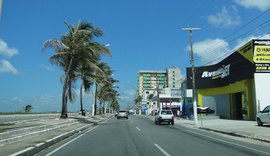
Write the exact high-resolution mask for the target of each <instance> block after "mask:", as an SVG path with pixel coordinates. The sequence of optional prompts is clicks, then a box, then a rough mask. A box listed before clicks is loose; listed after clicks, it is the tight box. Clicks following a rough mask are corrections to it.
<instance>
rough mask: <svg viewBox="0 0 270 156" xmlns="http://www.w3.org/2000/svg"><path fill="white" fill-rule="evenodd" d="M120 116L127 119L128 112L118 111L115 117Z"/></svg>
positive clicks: (118, 117)
mask: <svg viewBox="0 0 270 156" xmlns="http://www.w3.org/2000/svg"><path fill="white" fill-rule="evenodd" d="M120 118H126V119H128V112H127V111H119V112H118V115H117V119H120Z"/></svg>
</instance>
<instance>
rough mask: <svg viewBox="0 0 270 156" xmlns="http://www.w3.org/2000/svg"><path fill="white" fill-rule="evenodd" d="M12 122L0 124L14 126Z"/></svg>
mask: <svg viewBox="0 0 270 156" xmlns="http://www.w3.org/2000/svg"><path fill="white" fill-rule="evenodd" d="M14 125H15V124H14V123H0V126H14Z"/></svg>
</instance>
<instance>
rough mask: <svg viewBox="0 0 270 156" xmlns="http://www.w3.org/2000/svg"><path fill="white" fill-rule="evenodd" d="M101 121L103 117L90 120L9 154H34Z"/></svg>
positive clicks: (30, 155) (15, 155)
mask: <svg viewBox="0 0 270 156" xmlns="http://www.w3.org/2000/svg"><path fill="white" fill-rule="evenodd" d="M110 117H111V116H108V117H106V119H108V118H110ZM81 119H82V120H84V121H88V120H87V119H84V118H81ZM101 121H104V119H101V120H99V121H97V122H92V121H91V124H89V125H85V126H83V127H80V128H77V129H75V130H71V131H69V132H66V133H64V134H61V135H59V136H56V137H54V138H52V139H49V140H47V141H45V142H43V143H39V144H36V145H34V146H33V147H28V148H26V149H24V150H21V151H19V152H16V153H14V154H11V155H10V156H32V155H34V154H36V153H38V152H40V151H42V150H44V149H46V148H48V147H49V146H52V145H54V144H56V143H58V142H60V141H62V140H64V139H66V138H68V137H70V136H72V135H74V134H76V133H80V132H81V131H84V130H86V129H88V128H89V127H90V126H92V125H96V124H98V123H99V122H101ZM88 122H89V121H88Z"/></svg>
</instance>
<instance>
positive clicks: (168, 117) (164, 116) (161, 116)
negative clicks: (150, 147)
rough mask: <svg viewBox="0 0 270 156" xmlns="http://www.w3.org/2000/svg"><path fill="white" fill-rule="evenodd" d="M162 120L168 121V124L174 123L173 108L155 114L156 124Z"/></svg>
mask: <svg viewBox="0 0 270 156" xmlns="http://www.w3.org/2000/svg"><path fill="white" fill-rule="evenodd" d="M161 122H167V123H168V124H170V123H171V124H172V125H174V117H173V113H172V111H171V110H160V111H158V112H156V114H155V124H158V125H159V124H160V123H161Z"/></svg>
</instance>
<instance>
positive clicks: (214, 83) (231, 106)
mask: <svg viewBox="0 0 270 156" xmlns="http://www.w3.org/2000/svg"><path fill="white" fill-rule="evenodd" d="M269 65H270V41H268V40H252V41H250V42H248V43H247V44H245V45H244V46H242V47H241V48H239V49H238V50H237V51H235V52H234V53H232V54H231V55H229V56H228V57H226V58H225V59H224V60H222V61H221V62H219V63H217V64H215V65H211V66H202V67H196V68H195V82H196V89H197V97H198V105H199V106H201V107H210V108H212V109H214V110H215V115H217V116H219V117H221V118H226V119H240V120H242V119H245V120H254V119H255V116H256V112H257V110H261V109H263V108H262V107H265V106H266V105H269V104H270V100H269V98H268V97H267V96H266V95H263V96H262V94H260V95H257V94H256V93H258V92H259V91H260V92H267V90H266V88H265V87H267V88H269V87H270V83H268V82H266V81H264V82H262V81H263V80H267V78H269V79H268V81H270V66H269ZM186 75H187V88H188V89H191V88H192V79H191V77H192V75H191V68H187V74H186ZM254 77H258V78H255V79H254ZM262 84H264V86H263V85H262ZM258 97H260V100H259V99H258Z"/></svg>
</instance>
